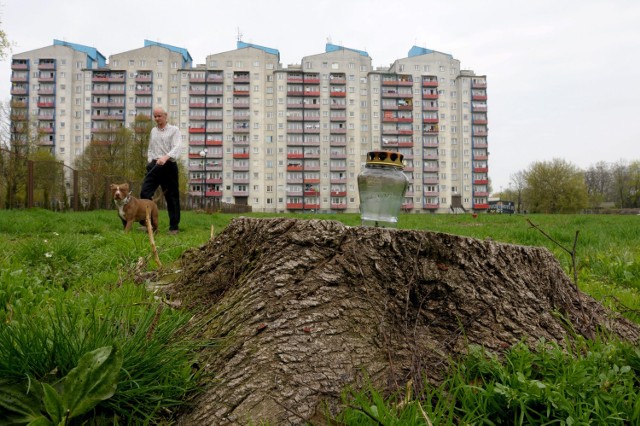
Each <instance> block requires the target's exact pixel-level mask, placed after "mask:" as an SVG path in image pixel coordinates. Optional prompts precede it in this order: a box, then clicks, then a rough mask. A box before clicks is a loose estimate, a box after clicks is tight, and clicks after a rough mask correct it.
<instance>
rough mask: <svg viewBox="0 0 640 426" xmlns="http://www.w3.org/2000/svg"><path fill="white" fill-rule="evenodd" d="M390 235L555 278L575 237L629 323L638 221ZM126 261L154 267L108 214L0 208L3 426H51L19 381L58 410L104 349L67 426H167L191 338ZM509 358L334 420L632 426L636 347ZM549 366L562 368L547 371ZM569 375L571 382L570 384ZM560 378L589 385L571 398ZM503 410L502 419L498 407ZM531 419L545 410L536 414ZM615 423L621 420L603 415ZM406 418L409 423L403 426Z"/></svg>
mask: <svg viewBox="0 0 640 426" xmlns="http://www.w3.org/2000/svg"><path fill="white" fill-rule="evenodd" d="M246 216H254V217H271V216H281V215H275V214H274V215H268V214H247V215H246ZM287 216H288V217H296V218H301V219H325V220H338V221H340V222H343V223H345V224H346V225H349V226H358V225H359V216H358V215H351V214H341V215H335V214H334V215H320V214H306V215H287ZM234 217H235V216H234V215H227V214H205V213H197V212H191V211H187V212H183V214H182V223H181V232H180V234H179V235H176V236H172V235H168V234H167V232H166V231H167V226H166V224H167V217H166V212H164V211H162V212H161V217H160V225H161V230H160V232H159V233H158V234H157V235H156V237H155V242H156V245H157V248H158V253H159V258H160V261H161V263H162V264H163V265H164V266H165V267H171V265H172V264H173V263H174V262H176V261H177V260H178V259H179V257H180V256H181V254H182V253H183V252H184V251H185V250H187V249H190V248H192V247H198V246H200V245H202V244H205V243H206V242H207V241H208V240H209V238H210V235H211V232H212V229H213V230H214V231H215V233H220V232H222V231H223V230H224V228H225V227H226V226H227V225H228V223H229V222H230V221H231V220H232V219H233V218H234ZM530 223H533V224H535V225H537V226H539V227H540V229H542V230H543V231H544V232H545V233H546V234H548V235H549V237H550V238H548V237H546V236H545V235H543V234H542V233H541V232H539V231H538V230H536V229H533V228H532V227H531V225H530ZM399 227H400V228H403V229H417V230H424V231H433V232H445V233H451V234H457V235H464V236H470V237H474V238H479V239H487V238H490V239H492V240H494V241H497V242H504V243H509V244H521V245H533V246H544V247H547V248H548V249H549V250H551V251H552V252H553V253H554V255H555V256H556V257H557V258H558V259H559V261H560V262H561V264H562V265H563V267H564V269H565V271H566V272H567V273H570V265H571V257H570V256H569V254H567V253H566V252H565V251H564V250H563V249H562V248H561V247H559V246H558V244H560V245H562V246H564V247H566V248H567V249H569V250H571V249H572V247H573V244H574V239H575V237H576V233H578V240H577V245H576V256H577V261H578V277H579V286H580V288H581V289H582V290H583V291H585V292H586V293H588V294H590V295H592V296H594V297H595V298H596V299H598V300H601V301H602V302H603V303H604V304H606V305H607V306H610V307H611V308H612V309H615V310H619V311H620V312H623V313H624V315H626V316H627V317H628V318H630V319H632V320H634V321H636V322H640V314H639V312H640V244H639V243H638V242H639V241H640V216H609V215H553V216H552V215H529V216H521V215H511V216H509V215H479V216H478V217H476V218H473V217H472V216H471V215H469V214H466V215H403V216H401V217H400V222H399ZM551 239H553V240H555V242H554V241H552V240H551ZM140 258H144V259H146V260H147V269H148V270H153V269H156V268H157V265H156V264H155V262H154V258H153V256H152V255H151V250H150V245H149V240H148V236H147V235H146V233H144V232H141V231H138V230H135V231H133V232H131V233H130V234H124V233H123V231H122V225H121V223H120V220H119V219H118V217H117V214H116V212H115V211H96V212H83V213H55V212H50V211H46V210H9V211H6V210H5V211H0V321H1V322H2V323H3V324H4V327H2V328H0V418H3V416H4V417H5V418H11V419H13V420H15V424H27V423H29V422H30V421H36V420H39V417H38V416H44V417H47V419H48V420H52V419H53V420H55V419H56V418H55V411H56V410H54V409H51V406H52V405H51V400H49V404H45V403H44V402H43V401H44V400H45V399H46V398H44V396H43V397H42V398H40V399H39V396H38V395H34V394H33V392H32V393H31V394H29V393H28V392H27V393H25V392H26V391H25V389H26V387H25V386H27V384H29V386H30V389H33V388H39V387H38V386H35V387H34V383H35V384H37V383H48V384H51V386H53V388H55V389H58V392H61V395H63V397H61V398H60V401H67V400H68V399H69V398H67V399H65V397H64V395H65V394H64V392H65V391H64V386H62V384H63V383H65V376H67V377H69V376H73V374H70V373H71V372H72V371H73V369H74V367H75V366H76V365H78V362H80V360H81V358H82V356H83V355H86V354H87V353H90V352H91V351H93V350H95V349H97V348H105V347H110V346H112V345H114V346H113V347H114V348H117V351H118V353H119V354H122V356H123V363H122V367H121V369H118V370H117V371H116V372H119V373H118V377H117V383H118V391H117V392H116V393H115V394H114V395H113V396H112V397H110V398H106V399H104V400H102V401H101V402H100V401H97V402H96V404H97V405H96V406H94V407H92V408H91V409H88V411H87V412H85V413H83V414H82V415H80V414H79V417H78V419H79V420H87V419H93V421H94V422H95V424H113V422H114V421H116V420H117V421H118V422H119V423H120V424H144V423H149V422H150V423H152V424H153V423H158V422H163V421H167V420H166V419H168V418H170V416H171V413H172V410H173V409H174V408H175V407H178V406H180V404H181V403H182V402H183V401H184V399H185V398H186V396H187V395H188V394H190V393H191V392H193V391H194V390H195V388H196V379H197V377H196V376H194V375H193V374H194V373H193V372H192V371H191V365H192V364H193V363H194V362H195V360H194V351H195V349H196V348H197V346H198V344H199V343H198V342H197V341H192V340H189V339H184V338H183V337H184V336H182V334H181V330H182V327H183V325H184V324H185V322H186V321H187V320H188V318H189V317H190V315H189V313H187V312H180V311H174V310H171V309H166V308H164V307H163V305H162V303H161V302H159V301H158V300H157V299H156V298H154V295H153V294H151V293H150V292H148V291H147V290H146V289H145V288H144V287H143V286H140V285H138V284H135V283H134V282H133V270H134V268H135V267H136V264H137V263H138V261H139V259H140ZM570 276H572V275H571V274H570ZM115 350H116V349H114V351H115ZM583 354H586V355H587V356H583ZM510 356H513V357H514V358H513V359H511V360H510V359H509V358H507V361H508V362H507V364H500V363H498V362H497V361H496V360H494V359H492V358H491V357H490V356H488V355H485V354H480V353H479V352H473V356H471V357H470V358H469V359H468V360H466V361H464V362H462V363H461V364H460V365H459V370H458V371H456V372H454V373H453V374H452V377H451V379H450V380H449V381H448V382H447V383H445V385H443V386H445V387H443V388H438V389H428V390H427V391H426V392H427V394H428V395H430V397H429V399H428V400H425V401H423V402H424V403H422V404H417V403H415V401H414V403H412V404H398V401H396V400H394V399H393V397H392V398H391V399H386V398H382V397H381V396H380V395H377V394H376V392H375V390H368V391H365V392H363V393H357V394H354V395H351V396H350V397H349V398H350V405H351V406H352V409H347V410H345V412H344V414H343V417H342V418H341V420H340V421H342V422H344V423H345V424H378V423H376V422H373V420H372V419H377V420H376V421H380V422H381V424H427V422H426V421H425V420H424V419H425V418H429V419H432V420H433V419H440V421H439V423H438V422H436V423H438V424H459V423H461V422H463V423H464V422H468V423H476V422H479V421H480V420H481V419H489V420H488V424H496V423H508V424H531V423H534V424H537V423H545V422H546V421H551V420H554V419H556V418H559V417H562V416H564V417H565V418H564V419H563V420H562V421H560V423H562V422H564V424H571V423H572V422H573V423H575V424H583V423H584V422H589V421H591V422H595V423H598V422H599V421H604V422H605V423H607V424H633V421H631V420H632V419H640V408H634V407H640V396H638V395H639V391H640V385H639V384H638V383H640V379H639V378H640V373H639V372H640V349H638V348H635V347H632V346H629V345H627V344H620V345H615V346H613V347H612V346H611V344H609V343H605V342H595V343H593V342H583V347H582V348H580V350H579V351H577V353H576V354H565V353H561V351H558V350H553V349H549V348H546V349H544V350H541V351H540V352H535V353H534V352H531V351H528V350H526V349H524V348H514V349H513V352H512V354H511V355H510ZM594 357H596V358H597V359H595V358H594ZM606 357H608V358H606ZM605 358H606V359H605ZM634 363H636V364H635V365H634ZM534 364H537V365H538V366H539V370H538V371H537V372H536V374H533V373H532V370H531V368H530V367H531V365H534ZM558 364H561V365H563V366H566V367H567V368H566V369H560V368H554V367H553V366H556V365H558ZM527 365H528V366H529V367H527ZM142 366H144V367H142ZM518 366H520V367H518ZM541 371H544V372H546V373H545V374H546V375H545V374H542V373H541ZM578 373H579V375H580V377H577V376H576V377H574V376H571V375H576V374H578ZM478 374H480V375H482V377H483V378H484V379H483V380H484V381H485V386H484V387H478V386H473V387H472V388H473V389H472V388H471V387H470V382H474V381H477V377H478ZM569 376H571V377H569ZM66 380H67V381H68V380H70V379H66ZM567 380H569V381H570V380H576V383H582V386H583V389H591V387H593V389H591V390H585V391H583V392H580V391H579V390H576V389H574V388H572V387H570V386H569V385H568V384H567ZM585 381H587V382H588V383H589V386H591V387H586V385H585V384H584V382H585ZM474 383H475V382H474ZM614 384H615V386H614ZM42 386H43V388H45V389H48V388H47V386H46V385H42ZM56 386H58V387H57V388H56ZM474 389H475V390H474ZM612 389H613V390H612ZM614 390H615V392H618V393H614V396H615V397H616V398H618V399H622V400H624V401H625V402H624V403H623V402H620V401H617V400H615V401H614V399H612V398H610V396H611V395H612V392H614ZM66 392H69V391H68V390H67V391H66ZM573 392H575V393H576V394H575V395H574V394H573ZM16 395H22V396H21V397H20V398H22V399H20V401H21V403H20V404H21V405H20V407H22V408H21V409H20V410H18V412H16V410H13V411H12V408H11V407H12V406H15V404H16V402H15V399H11V398H16ZM25 395H27V396H28V397H27V396H25ZM396 397H398V396H396ZM483 398H484V399H483ZM585 398H586V399H585ZM598 398H600V399H598ZM54 400H56V399H55V398H54ZM580 401H582V402H580ZM594 401H596V406H597V407H596V408H593V404H594ZM616 401H617V402H616ZM60 404H63V402H60ZM354 404H355V405H354ZM572 404H573V405H572ZM576 404H577V405H576ZM625 404H626V405H625ZM634 404H635V405H634ZM63 405H64V404H63ZM504 405H506V406H508V407H504ZM565 405H566V406H567V407H569V406H573V407H574V408H566V407H565ZM53 406H55V404H53ZM25 407H26V408H25ZM43 407H45V408H46V409H45V408H43ZM61 407H62V405H61ZM353 407H355V409H353ZM372 407H375V409H374V408H372ZM400 407H402V408H400ZM470 407H472V408H473V409H472V408H470ZM509 407H510V408H511V411H509V410H506V408H509ZM532 407H533V408H532ZM550 407H551V408H550ZM563 407H565V408H563ZM575 407H577V408H575ZM598 407H600V408H598ZM602 407H604V408H602ZM629 407H631V408H629ZM63 408H64V407H63ZM49 409H51V410H53V411H54V413H53V414H52V413H50V412H49V411H47V410H49ZM367 410H371V412H369V411H367ZM469 410H472V413H471V414H469V413H468V412H469ZM505 410H506V411H505ZM532 410H533V411H532ZM634 410H635V414H634ZM374 411H375V412H374ZM464 412H467V414H464ZM543 412H545V413H547V414H545V415H542V414H540V413H543ZM43 413H45V414H43ZM500 413H502V414H500ZM505 413H507V414H505ZM503 414H504V416H506V417H504V418H503V417H501V416H503ZM82 416H84V417H82ZM425 416H426V417H425ZM616 416H618V417H619V418H620V419H626V420H616V418H617V417H616ZM634 416H635V417H634ZM383 418H384V419H386V420H384V421H383ZM407 418H412V419H414V420H415V421H405V420H406V419H407ZM569 418H571V420H569ZM500 419H501V420H500ZM545 419H546V420H545ZM550 419H551V420H550ZM612 419H613V420H612ZM0 423H1V422H0ZM436 423H434V424H436ZM42 424H48V423H42ZM584 424H586V423H584Z"/></svg>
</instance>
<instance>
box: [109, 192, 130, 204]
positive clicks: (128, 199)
mask: <svg viewBox="0 0 640 426" xmlns="http://www.w3.org/2000/svg"><path fill="white" fill-rule="evenodd" d="M113 201H115V202H116V204H118V205H120V206H126V205H127V204H129V201H131V193H129V194H127V196H126V197H124V199H123V200H121V201H120V202H117V201H116V200H113Z"/></svg>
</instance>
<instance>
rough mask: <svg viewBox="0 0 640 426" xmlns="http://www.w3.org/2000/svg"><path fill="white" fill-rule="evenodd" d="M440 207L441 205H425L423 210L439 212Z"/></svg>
mask: <svg viewBox="0 0 640 426" xmlns="http://www.w3.org/2000/svg"><path fill="white" fill-rule="evenodd" d="M439 207H440V205H439V204H424V205H423V206H422V208H423V209H424V210H437V209H438V208H439Z"/></svg>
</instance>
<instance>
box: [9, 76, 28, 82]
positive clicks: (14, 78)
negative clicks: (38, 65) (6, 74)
mask: <svg viewBox="0 0 640 426" xmlns="http://www.w3.org/2000/svg"><path fill="white" fill-rule="evenodd" d="M25 81H27V76H26V75H12V76H11V82H12V83H23V82H25Z"/></svg>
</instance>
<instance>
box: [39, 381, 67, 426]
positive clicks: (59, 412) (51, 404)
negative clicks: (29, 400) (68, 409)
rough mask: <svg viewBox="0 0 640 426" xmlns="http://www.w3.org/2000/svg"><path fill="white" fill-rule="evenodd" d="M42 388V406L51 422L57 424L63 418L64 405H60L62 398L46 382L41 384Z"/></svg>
mask: <svg viewBox="0 0 640 426" xmlns="http://www.w3.org/2000/svg"><path fill="white" fill-rule="evenodd" d="M42 390H43V391H44V398H43V400H44V408H45V409H46V410H47V414H49V417H50V418H51V420H52V422H53V424H58V423H60V422H61V421H62V419H63V418H64V406H63V405H62V398H61V397H60V395H58V392H56V390H55V389H54V388H53V387H52V386H51V385H49V384H48V383H43V384H42Z"/></svg>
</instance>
